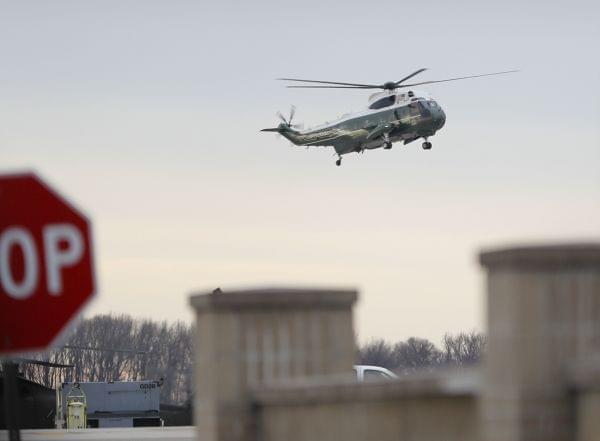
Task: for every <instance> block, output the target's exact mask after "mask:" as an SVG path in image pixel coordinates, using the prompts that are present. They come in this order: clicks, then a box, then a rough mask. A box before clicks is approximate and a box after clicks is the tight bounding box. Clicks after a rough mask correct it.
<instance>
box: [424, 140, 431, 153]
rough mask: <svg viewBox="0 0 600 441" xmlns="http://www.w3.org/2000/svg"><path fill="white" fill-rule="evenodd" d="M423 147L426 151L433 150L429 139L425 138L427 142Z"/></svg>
mask: <svg viewBox="0 0 600 441" xmlns="http://www.w3.org/2000/svg"><path fill="white" fill-rule="evenodd" d="M422 147H423V149H424V150H431V143H430V142H429V141H427V138H425V142H424V143H423V144H422Z"/></svg>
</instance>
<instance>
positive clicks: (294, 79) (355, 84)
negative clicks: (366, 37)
mask: <svg viewBox="0 0 600 441" xmlns="http://www.w3.org/2000/svg"><path fill="white" fill-rule="evenodd" d="M277 79H278V80H282V81H298V82H301V83H319V84H336V85H339V86H358V87H380V86H378V85H377V84H357V83H340V82H338V81H318V80H300V79H298V78H277ZM288 87H292V86H288ZM296 87H297V86H296Z"/></svg>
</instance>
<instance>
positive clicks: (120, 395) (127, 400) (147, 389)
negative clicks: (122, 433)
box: [56, 380, 162, 428]
mask: <svg viewBox="0 0 600 441" xmlns="http://www.w3.org/2000/svg"><path fill="white" fill-rule="evenodd" d="M161 385H162V382H160V381H150V380H148V381H114V382H113V381H111V382H103V381H98V382H88V383H84V382H81V383H63V384H62V385H61V386H60V387H59V388H57V390H56V395H57V396H56V405H57V409H56V417H57V418H56V427H57V428H64V427H65V424H66V423H67V421H65V420H66V419H68V417H69V415H70V413H69V412H70V411H71V410H70V409H69V407H68V406H69V403H68V400H67V397H68V396H69V394H70V392H71V390H73V389H76V388H77V386H78V387H79V388H80V389H81V390H82V391H83V392H84V394H85V397H86V406H87V409H86V410H85V417H86V419H87V427H91V428H96V427H150V426H161V425H162V420H161V418H160V387H161ZM63 415H64V416H63Z"/></svg>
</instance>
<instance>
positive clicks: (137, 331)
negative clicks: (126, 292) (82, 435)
mask: <svg viewBox="0 0 600 441" xmlns="http://www.w3.org/2000/svg"><path fill="white" fill-rule="evenodd" d="M31 358H35V359H37V360H41V361H44V362H50V363H53V364H61V365H69V366H72V367H62V368H58V367H51V366H48V365H39V364H33V363H23V364H22V366H21V370H22V372H23V375H24V376H25V377H26V378H28V379H30V380H32V381H35V382H37V383H40V384H43V385H44V386H47V387H50V388H56V386H57V385H60V384H61V383H63V382H65V381H119V380H121V381H124V380H146V379H149V380H159V379H161V378H162V381H163V385H162V388H161V402H163V403H172V404H183V403H186V402H187V401H188V400H189V397H190V394H191V389H192V387H191V384H190V380H191V378H192V372H191V370H192V329H191V327H190V326H189V325H186V324H184V323H181V322H177V323H174V324H168V323H167V322H164V321H163V322H156V321H152V320H143V319H134V318H132V317H131V316H128V315H112V314H103V315H96V316H94V317H91V318H88V319H83V320H81V321H80V323H79V324H78V325H77V326H76V327H75V328H74V330H73V331H72V332H71V334H70V335H69V337H68V338H67V339H66V342H65V343H64V345H63V346H62V347H59V348H56V349H54V350H51V351H49V352H46V353H40V354H33V357H31Z"/></svg>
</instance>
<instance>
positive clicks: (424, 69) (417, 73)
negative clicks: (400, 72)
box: [396, 67, 427, 85]
mask: <svg viewBox="0 0 600 441" xmlns="http://www.w3.org/2000/svg"><path fill="white" fill-rule="evenodd" d="M426 70H427V68H426V67H424V68H422V69H419V70H417V71H414V72H413V73H411V74H410V75H409V76H407V77H404V78H402V79H401V80H400V81H396V85H398V84H400V83H404V82H405V81H406V80H408V79H410V78H412V77H414V76H415V75H419V74H420V73H421V72H425V71H426Z"/></svg>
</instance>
